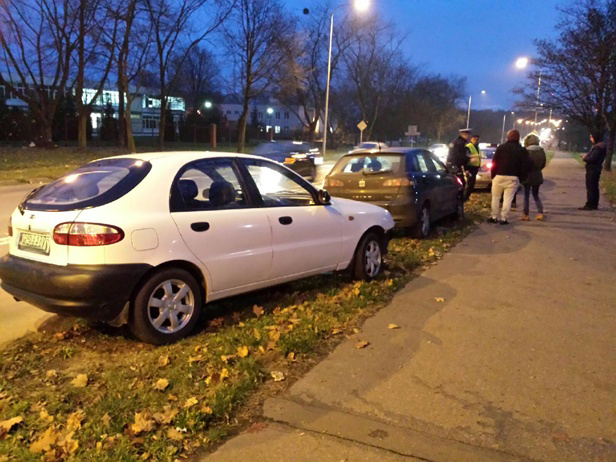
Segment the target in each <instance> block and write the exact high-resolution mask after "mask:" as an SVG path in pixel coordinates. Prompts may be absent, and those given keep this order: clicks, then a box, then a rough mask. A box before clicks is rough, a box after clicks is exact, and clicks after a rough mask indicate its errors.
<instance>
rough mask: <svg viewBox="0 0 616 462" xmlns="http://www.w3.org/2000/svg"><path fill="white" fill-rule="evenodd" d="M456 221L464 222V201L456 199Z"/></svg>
mask: <svg viewBox="0 0 616 462" xmlns="http://www.w3.org/2000/svg"><path fill="white" fill-rule="evenodd" d="M454 217H455V218H456V220H464V200H463V199H458V200H457V202H456V211H455V212H454Z"/></svg>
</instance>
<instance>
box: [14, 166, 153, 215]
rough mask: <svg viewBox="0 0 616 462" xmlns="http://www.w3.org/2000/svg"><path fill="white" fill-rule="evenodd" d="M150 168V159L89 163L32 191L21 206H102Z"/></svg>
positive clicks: (135, 181)
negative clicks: (147, 160) (148, 160)
mask: <svg viewBox="0 0 616 462" xmlns="http://www.w3.org/2000/svg"><path fill="white" fill-rule="evenodd" d="M151 167H152V166H151V164H150V163H149V162H145V161H143V160H139V159H127V158H122V159H105V160H100V161H96V162H90V163H89V164H86V165H84V166H83V167H80V168H78V169H77V170H73V171H72V172H70V173H69V174H67V175H66V176H64V177H62V178H60V179H59V180H56V181H54V182H53V183H49V184H47V185H45V186H43V187H41V188H39V189H37V190H35V191H34V192H33V193H32V194H30V196H28V197H27V198H26V200H25V201H24V202H23V204H21V207H23V208H24V209H27V210H47V211H51V210H57V211H67V210H75V209H83V208H88V207H97V206H101V205H104V204H107V203H109V202H112V201H114V200H116V199H119V198H120V197H122V196H123V195H125V194H126V193H127V192H129V191H130V190H132V189H133V188H134V187H135V186H137V185H138V184H139V183H140V182H141V180H143V179H144V178H145V176H146V175H147V174H148V172H149V171H150V168H151Z"/></svg>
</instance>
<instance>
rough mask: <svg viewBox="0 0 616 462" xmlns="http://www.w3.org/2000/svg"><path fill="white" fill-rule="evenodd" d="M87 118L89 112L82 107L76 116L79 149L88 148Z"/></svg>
mask: <svg viewBox="0 0 616 462" xmlns="http://www.w3.org/2000/svg"><path fill="white" fill-rule="evenodd" d="M88 117H90V111H88V110H87V108H86V107H84V106H82V108H81V111H79V114H78V125H77V146H79V148H80V149H85V148H87V147H88Z"/></svg>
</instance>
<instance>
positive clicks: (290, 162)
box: [284, 157, 296, 165]
mask: <svg viewBox="0 0 616 462" xmlns="http://www.w3.org/2000/svg"><path fill="white" fill-rule="evenodd" d="M295 161H296V159H295V157H287V158H286V159H285V160H284V163H285V164H287V165H289V164H294V163H295Z"/></svg>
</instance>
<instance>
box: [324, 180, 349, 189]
mask: <svg viewBox="0 0 616 462" xmlns="http://www.w3.org/2000/svg"><path fill="white" fill-rule="evenodd" d="M342 186H344V181H342V180H336V179H335V178H325V180H323V187H324V188H340V187H342Z"/></svg>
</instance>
